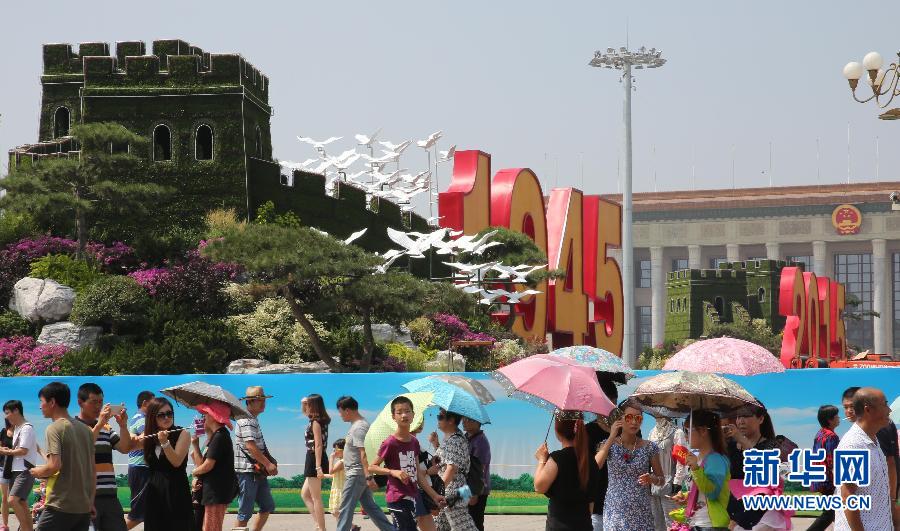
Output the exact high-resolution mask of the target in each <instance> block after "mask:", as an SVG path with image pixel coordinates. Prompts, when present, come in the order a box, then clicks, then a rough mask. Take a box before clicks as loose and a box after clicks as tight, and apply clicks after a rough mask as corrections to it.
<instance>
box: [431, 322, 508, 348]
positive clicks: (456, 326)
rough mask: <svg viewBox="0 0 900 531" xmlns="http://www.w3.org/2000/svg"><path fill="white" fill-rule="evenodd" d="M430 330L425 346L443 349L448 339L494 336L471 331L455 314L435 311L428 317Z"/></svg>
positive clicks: (475, 339)
mask: <svg viewBox="0 0 900 531" xmlns="http://www.w3.org/2000/svg"><path fill="white" fill-rule="evenodd" d="M428 319H429V320H430V321H431V325H432V330H431V333H430V336H429V337H428V339H427V342H426V345H425V346H426V347H428V348H432V349H438V350H445V349H446V348H447V347H448V346H449V345H450V341H494V337H493V336H491V335H490V334H485V333H484V332H473V331H472V330H470V329H469V325H468V324H466V322H465V321H463V320H462V319H460V318H459V317H457V316H455V315H450V314H447V313H437V314H434V315H431V316H429V317H428Z"/></svg>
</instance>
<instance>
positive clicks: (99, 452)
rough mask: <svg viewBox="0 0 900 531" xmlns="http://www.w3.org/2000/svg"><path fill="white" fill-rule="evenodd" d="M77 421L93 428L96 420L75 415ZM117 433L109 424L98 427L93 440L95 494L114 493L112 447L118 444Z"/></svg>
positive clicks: (110, 494)
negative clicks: (95, 475) (95, 437)
mask: <svg viewBox="0 0 900 531" xmlns="http://www.w3.org/2000/svg"><path fill="white" fill-rule="evenodd" d="M75 418H76V419H77V420H78V421H79V422H81V423H82V424H84V425H85V426H87V427H88V429H93V427H94V426H96V425H97V421H94V422H91V423H89V422H87V421H85V420H83V419H82V418H81V417H75ZM119 440H120V439H119V435H118V434H117V433H115V432H113V431H112V428H110V427H109V424H106V425H105V426H103V427H102V428H100V433H99V434H98V435H97V440H96V441H94V462H95V463H96V464H97V496H115V495H116V490H117V489H116V470H115V468H113V448H115V447H116V445H118V444H119Z"/></svg>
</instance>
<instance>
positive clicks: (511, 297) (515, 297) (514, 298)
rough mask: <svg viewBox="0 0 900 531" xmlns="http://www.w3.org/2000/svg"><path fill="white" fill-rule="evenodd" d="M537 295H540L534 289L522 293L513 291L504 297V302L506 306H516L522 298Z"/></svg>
mask: <svg viewBox="0 0 900 531" xmlns="http://www.w3.org/2000/svg"><path fill="white" fill-rule="evenodd" d="M538 293H542V292H541V291H538V290H536V289H526V290H523V291H513V292H511V293H509V294H508V295H507V296H506V302H507V303H508V304H518V303H519V302H521V299H522V297H528V296H530V295H537V294H538Z"/></svg>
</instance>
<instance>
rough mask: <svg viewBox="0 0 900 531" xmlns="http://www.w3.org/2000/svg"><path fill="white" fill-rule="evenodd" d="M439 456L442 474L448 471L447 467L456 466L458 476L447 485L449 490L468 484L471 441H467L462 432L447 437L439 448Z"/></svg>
mask: <svg viewBox="0 0 900 531" xmlns="http://www.w3.org/2000/svg"><path fill="white" fill-rule="evenodd" d="M437 456H438V457H439V458H440V460H441V461H440V463H441V470H440V472H441V474H443V473H444V472H445V471H446V470H447V466H449V465H454V466H456V475H455V476H454V477H452V478H450V483H448V484H447V488H448V489H458V488H459V487H461V486H462V485H465V484H466V474H467V473H468V472H469V463H470V460H469V441H467V440H466V438H465V436H464V435H463V434H462V432H460V431H457V432H456V433H454V434H452V435H450V436H449V437H445V438H444V441H443V442H442V443H441V446H440V447H438V450H437Z"/></svg>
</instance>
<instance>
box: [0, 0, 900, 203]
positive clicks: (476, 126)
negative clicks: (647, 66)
mask: <svg viewBox="0 0 900 531" xmlns="http://www.w3.org/2000/svg"><path fill="white" fill-rule="evenodd" d="M898 16H900V3H897V2H878V3H874V4H871V5H866V6H865V7H863V6H860V5H856V4H853V3H847V2H836V1H826V2H821V1H812V0H799V1H792V2H783V1H777V0H761V1H758V2H717V1H713V0H703V1H689V2H666V1H647V2H596V1H594V2H588V1H574V2H565V3H559V2H556V3H553V2H537V1H522V2H513V1H497V2H476V1H471V0H459V1H455V2H414V1H411V0H401V1H397V2H388V3H385V2H362V1H358V2H346V1H335V2H256V3H254V4H252V5H250V4H247V3H246V2H235V1H228V0H226V1H221V2H215V3H213V2H187V3H186V2H174V1H170V0H159V1H158V2H155V3H154V4H153V5H152V7H150V6H137V5H136V4H129V3H122V2H113V1H100V0H85V1H84V2H80V3H79V4H78V7H77V8H73V9H65V10H62V9H48V10H45V11H44V12H41V13H40V14H37V13H36V12H35V11H34V8H33V6H31V5H30V4H27V3H23V2H14V3H10V4H8V5H5V6H4V19H5V20H7V21H15V23H13V24H6V25H5V26H4V30H3V31H2V32H0V47H2V49H3V50H5V53H4V54H3V55H2V57H0V69H2V70H0V71H3V72H4V73H6V75H5V76H4V85H3V97H2V98H0V114H2V121H0V146H2V147H3V149H4V150H5V149H8V148H10V147H13V146H14V145H17V144H21V143H26V142H31V141H35V140H36V132H37V116H38V108H39V102H40V85H39V75H40V69H41V43H44V42H72V43H77V42H80V41H97V40H100V41H107V42H114V41H117V40H134V39H142V40H146V41H150V40H153V39H155V38H182V39H185V40H187V41H189V42H191V43H195V44H197V45H199V46H201V47H202V48H203V49H205V50H207V51H213V52H239V53H242V54H243V55H244V56H245V57H247V58H248V60H250V61H251V62H252V63H253V64H255V65H256V66H257V67H259V68H260V69H261V70H262V71H263V72H265V73H266V74H267V75H269V76H270V78H271V82H272V84H271V97H270V99H271V103H272V104H273V105H274V107H275V110H276V115H275V117H274V119H273V137H274V147H275V154H276V156H277V157H279V158H281V159H289V160H303V159H305V158H307V157H310V156H313V152H312V151H311V150H310V149H308V148H306V147H304V146H302V145H300V144H298V143H297V141H296V140H295V136H296V135H304V136H312V137H321V138H325V137H328V136H330V135H336V136H341V135H343V136H345V137H347V138H348V139H349V138H350V137H352V135H353V134H354V133H359V132H371V131H373V130H375V129H376V128H378V127H383V128H384V138H385V139H390V140H393V141H395V142H397V141H400V140H403V139H406V138H423V137H424V136H426V135H427V134H428V133H430V132H432V131H434V130H436V129H443V130H444V131H445V139H446V141H445V142H444V143H443V144H442V149H446V148H447V147H448V145H449V144H450V143H456V144H458V145H459V146H460V148H470V149H471V148H478V149H482V150H484V151H487V152H489V153H491V154H492V155H493V163H494V170H495V171H496V170H499V169H501V168H504V167H518V166H529V167H532V168H534V169H535V170H536V171H537V173H538V175H539V176H540V177H541V179H542V180H543V182H544V187H545V189H546V188H550V187H553V186H556V185H559V186H564V185H565V186H577V187H583V189H585V190H586V191H587V192H589V193H600V192H615V191H616V190H617V159H618V152H619V146H620V138H621V134H620V131H621V128H620V124H621V99H622V90H621V86H620V84H619V83H618V81H617V78H616V75H615V74H614V73H613V72H611V71H606V70H597V69H592V68H589V67H588V66H587V62H588V61H589V60H590V58H591V56H592V54H593V52H594V50H597V49H601V48H603V49H605V48H606V47H607V46H616V47H617V46H620V45H624V44H625V41H626V21H627V24H628V27H629V31H628V40H629V43H630V44H631V45H632V47H637V46H641V45H646V46H648V47H650V46H653V47H657V48H660V49H662V50H663V53H664V57H666V58H668V60H669V63H668V64H666V65H665V67H663V68H662V69H659V70H656V71H649V72H647V71H644V72H641V73H640V74H639V75H638V76H637V84H636V86H637V92H636V93H635V95H634V105H635V108H634V127H635V136H634V141H635V144H634V157H635V174H634V182H635V184H634V188H635V190H637V191H649V190H653V189H654V188H656V189H659V190H672V189H685V188H687V189H689V188H691V187H692V186H696V187H698V188H710V187H730V186H731V164H732V146H734V152H735V156H734V164H735V184H736V186H738V187H741V186H755V185H763V186H766V185H768V179H769V174H768V170H769V151H770V150H769V145H770V142H771V143H772V145H773V152H774V157H773V159H774V164H773V166H774V171H773V174H774V175H773V177H774V182H775V184H779V185H783V184H815V183H816V182H822V183H837V182H843V181H845V180H846V179H847V166H848V164H847V162H848V161H847V152H848V150H847V125H848V122H849V123H850V125H851V143H850V148H851V149H850V152H851V155H852V156H851V178H852V179H853V180H854V181H860V180H872V179H874V178H875V158H874V153H875V138H876V136H877V137H878V138H879V144H880V164H879V166H880V169H879V178H880V179H881V180H895V179H896V172H895V171H894V170H893V168H894V167H896V165H897V164H898V163H900V150H896V149H893V148H892V146H895V145H896V144H897V141H898V140H900V126H898V125H897V124H895V123H893V122H883V121H880V120H877V119H876V116H877V110H876V109H875V108H874V107H873V106H872V105H871V104H869V105H860V104H857V103H854V102H853V101H852V100H851V99H850V94H849V89H848V88H847V83H846V81H845V80H844V79H843V78H842V77H841V68H842V67H843V65H844V64H845V63H846V62H848V61H850V60H861V58H862V56H863V55H864V54H865V53H866V52H868V51H870V50H877V51H879V52H880V53H881V54H882V55H883V56H885V58H886V59H890V58H891V57H895V56H893V53H894V52H895V50H896V46H897V41H896V31H895V27H894V23H895V21H896V20H897V19H898ZM861 90H863V92H864V91H865V90H867V88H866V87H862V89H861ZM817 138H818V139H819V146H820V148H819V153H820V162H819V163H818V165H817V162H816V139H817ZM349 145H350V142H348V143H347V144H346V145H341V146H340V147H341V148H342V149H345V148H347V147H349ZM412 151H413V152H411V153H410V154H409V156H408V158H406V159H404V162H405V164H404V165H406V166H409V167H410V168H411V169H418V168H419V167H422V166H424V164H425V162H424V154H423V153H421V152H420V151H419V152H415V151H416V148H412ZM654 152H655V154H654ZM419 159H421V160H419ZM4 160H5V157H4ZM582 161H583V165H582ZM692 166H693V167H694V168H695V173H696V179H695V180H694V181H692V178H691V174H692ZM582 167H583V172H582ZM817 167H818V168H819V170H818V175H819V176H818V177H817ZM448 172H449V168H448V167H444V168H443V169H442V175H441V177H440V178H441V183H442V188H443V187H445V186H446V182H447V178H448ZM763 172H766V173H763ZM582 175H583V178H582ZM654 175H655V177H654Z"/></svg>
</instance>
